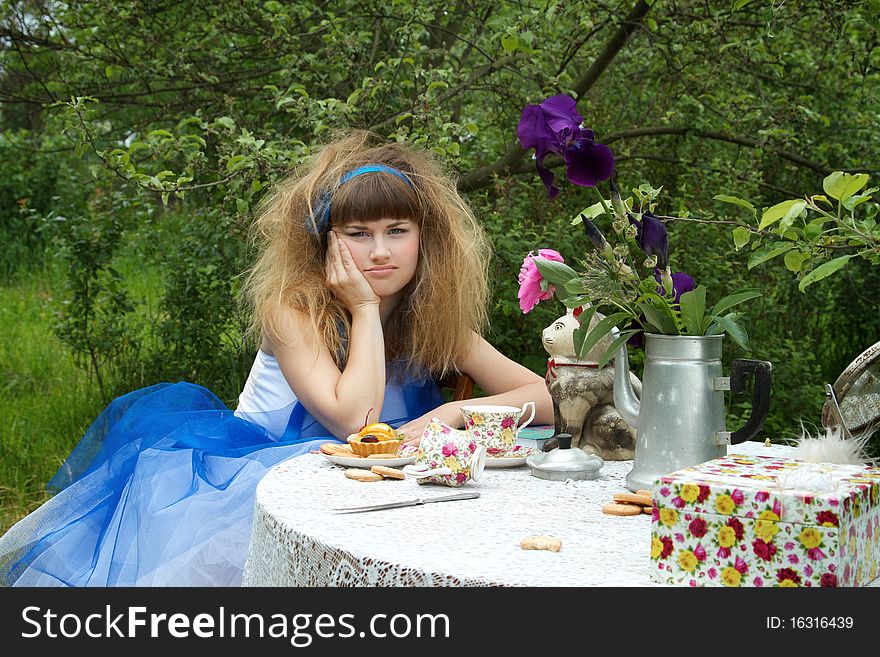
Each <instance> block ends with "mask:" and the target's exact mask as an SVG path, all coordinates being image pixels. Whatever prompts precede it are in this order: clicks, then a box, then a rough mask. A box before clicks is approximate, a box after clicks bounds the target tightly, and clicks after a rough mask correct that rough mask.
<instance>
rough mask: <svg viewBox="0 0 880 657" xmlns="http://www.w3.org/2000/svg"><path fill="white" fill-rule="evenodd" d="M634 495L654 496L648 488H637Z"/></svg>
mask: <svg viewBox="0 0 880 657" xmlns="http://www.w3.org/2000/svg"><path fill="white" fill-rule="evenodd" d="M636 495H644V496H645V497H654V492H653V491H650V490H637V491H636Z"/></svg>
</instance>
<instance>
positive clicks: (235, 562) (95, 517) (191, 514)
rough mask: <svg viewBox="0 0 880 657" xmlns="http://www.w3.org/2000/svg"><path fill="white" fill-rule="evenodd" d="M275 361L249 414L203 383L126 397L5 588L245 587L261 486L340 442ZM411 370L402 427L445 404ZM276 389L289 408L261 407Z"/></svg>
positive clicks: (256, 377)
mask: <svg viewBox="0 0 880 657" xmlns="http://www.w3.org/2000/svg"><path fill="white" fill-rule="evenodd" d="M261 359H262V364H263V366H264V367H263V369H262V370H260V371H257V370H258V369H259V368H257V367H256V365H257V363H259V361H260V360H261ZM273 361H274V359H273V358H272V357H270V356H267V355H266V354H263V353H262V352H260V354H259V355H258V359H257V361H255V368H254V370H252V372H251V377H249V380H248V384H247V385H246V387H245V392H248V391H250V394H249V396H248V399H247V400H246V399H245V397H246V396H247V395H245V393H243V395H242V399H240V402H239V408H241V407H242V406H244V407H246V408H245V410H236V412H233V411H232V410H230V409H229V408H227V407H226V406H225V405H224V404H223V402H221V401H220V399H218V398H217V397H216V396H215V395H214V394H213V393H211V392H210V391H209V390H207V389H206V388H203V387H201V386H198V385H194V384H191V383H175V384H169V383H161V384H158V385H154V386H151V387H148V388H142V389H140V390H136V391H134V392H131V393H129V394H127V395H124V396H122V397H119V398H117V399H115V400H114V401H113V402H112V403H111V404H110V405H109V406H107V408H106V409H104V411H102V412H101V414H100V415H99V416H98V418H97V419H96V420H95V421H94V423H93V424H92V425H91V427H90V428H89V429H88V431H87V432H86V434H85V436H83V438H82V439H81V440H80V442H79V444H77V446H76V447H75V448H74V450H73V451H72V452H71V454H70V456H69V457H68V458H67V460H66V461H65V462H64V464H63V465H62V466H61V468H60V469H59V470H58V472H57V474H56V475H55V477H54V478H53V479H52V480H51V481H50V482H49V484H48V488H49V489H50V491H57V493H56V494H55V496H54V497H52V498H51V499H49V500H48V501H47V502H46V503H45V504H43V505H42V506H41V507H40V508H38V509H37V510H36V511H34V512H33V513H31V514H30V515H28V516H27V517H25V518H23V519H22V520H21V521H19V522H18V523H16V524H15V525H14V526H13V527H12V528H11V529H10V530H9V531H8V532H7V533H6V534H5V535H4V536H2V537H0V585H7V586H9V585H13V586H238V585H239V584H240V583H241V576H242V570H243V568H244V562H245V558H246V556H247V548H248V542H249V540H250V533H251V521H252V515H253V505H254V494H255V490H256V486H257V483H258V482H259V480H260V478H261V477H262V476H263V475H264V474H265V473H266V472H267V470H268V469H269V468H271V467H272V466H273V465H275V464H277V463H279V462H280V461H283V460H284V459H287V458H291V457H295V456H299V455H301V454H305V453H307V452H309V451H313V450H315V449H316V448H317V447H318V446H319V445H320V444H321V443H324V442H327V441H328V440H336V439H335V438H334V437H333V436H332V434H331V433H330V432H329V431H328V430H327V429H325V428H324V427H322V426H321V425H320V423H318V421H317V420H315V418H314V417H312V416H311V415H310V414H309V412H308V411H307V410H306V409H305V408H304V407H303V406H302V404H301V403H299V402H298V401H296V399H295V397H293V394H292V392H291V391H290V387H289V386H288V385H287V384H286V383H285V382H284V380H283V377H280V381H279V376H280V369H279V368H277V363H274V365H275V369H274V370H273V369H272V368H271V367H270V368H269V369H268V370H267V369H266V367H265V366H266V364H267V363H268V364H269V365H272V364H273ZM402 371H403V368H402V367H399V364H395V363H391V364H389V369H388V376H387V377H386V381H387V384H386V390H385V403H384V404H383V408H382V415H381V417H380V418H379V419H380V420H381V421H384V422H387V423H388V424H391V425H392V426H395V427H396V426H400V425H401V424H404V423H405V422H407V421H409V420H411V419H414V418H417V417H419V416H421V415H423V414H425V413H427V412H429V411H430V410H432V409H434V408H436V407H437V406H439V405H440V404H441V403H443V398H442V395H441V394H440V391H439V389H438V388H437V386H436V384H435V383H434V382H433V381H432V380H431V379H430V378H429V377H427V376H409V377H408V378H406V379H404V378H403V376H402V374H401V373H402ZM282 385H283V387H284V389H283V390H278V388H279V387H280V386H282ZM255 386H256V388H255ZM255 389H256V390H257V394H256V395H255V394H254V390H255ZM273 389H275V392H276V393H277V394H274V395H270V396H271V397H272V398H273V399H276V400H279V399H280V400H282V401H286V402H289V403H286V404H285V405H284V406H283V407H279V408H263V409H261V408H259V403H257V404H254V399H255V398H256V399H257V400H258V401H259V400H263V402H265V399H266V394H265V393H267V392H271V391H272V390H273ZM260 393H262V394H260ZM290 400H292V401H290ZM242 402H244V403H242ZM270 405H271V404H270ZM275 405H276V406H277V403H276V404H275ZM372 421H376V420H375V419H372ZM292 494H295V491H292Z"/></svg>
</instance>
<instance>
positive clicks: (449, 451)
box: [441, 443, 458, 456]
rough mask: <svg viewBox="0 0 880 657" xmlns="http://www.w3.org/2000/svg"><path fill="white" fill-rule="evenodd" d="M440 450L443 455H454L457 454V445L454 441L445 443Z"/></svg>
mask: <svg viewBox="0 0 880 657" xmlns="http://www.w3.org/2000/svg"><path fill="white" fill-rule="evenodd" d="M441 451H442V452H443V456H455V455H456V454H458V447H457V446H456V444H455V443H446V444H445V445H443V448H442V450H441Z"/></svg>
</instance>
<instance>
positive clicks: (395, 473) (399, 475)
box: [370, 465, 406, 479]
mask: <svg viewBox="0 0 880 657" xmlns="http://www.w3.org/2000/svg"><path fill="white" fill-rule="evenodd" d="M370 472H375V473H376V474H377V475H381V476H383V477H385V478H386V479H406V474H404V472H403V470H397V469H396V468H389V467H387V466H385V465H374V466H373V467H372V468H370Z"/></svg>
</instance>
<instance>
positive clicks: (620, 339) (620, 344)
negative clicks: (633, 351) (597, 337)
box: [598, 329, 638, 369]
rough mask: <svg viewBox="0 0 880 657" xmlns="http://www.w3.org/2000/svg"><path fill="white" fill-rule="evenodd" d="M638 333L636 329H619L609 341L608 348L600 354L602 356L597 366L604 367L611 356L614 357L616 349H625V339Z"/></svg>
mask: <svg viewBox="0 0 880 657" xmlns="http://www.w3.org/2000/svg"><path fill="white" fill-rule="evenodd" d="M636 333H638V330H637V329H631V330H629V331H621V332H620V334H619V335H618V336H617V337H616V338H614V340H612V341H611V345H610V346H609V347H608V349H606V350H605V353H604V354H602V357H601V358H600V359H599V362H598V366H599V368H600V369H601V368H603V367H605V365H607V364H608V361H610V360H611V359H612V358H614V356H615V354H617V350H618V349H626V341H627V340H629V339H630V337H631V336H633V335H635V334H636Z"/></svg>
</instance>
